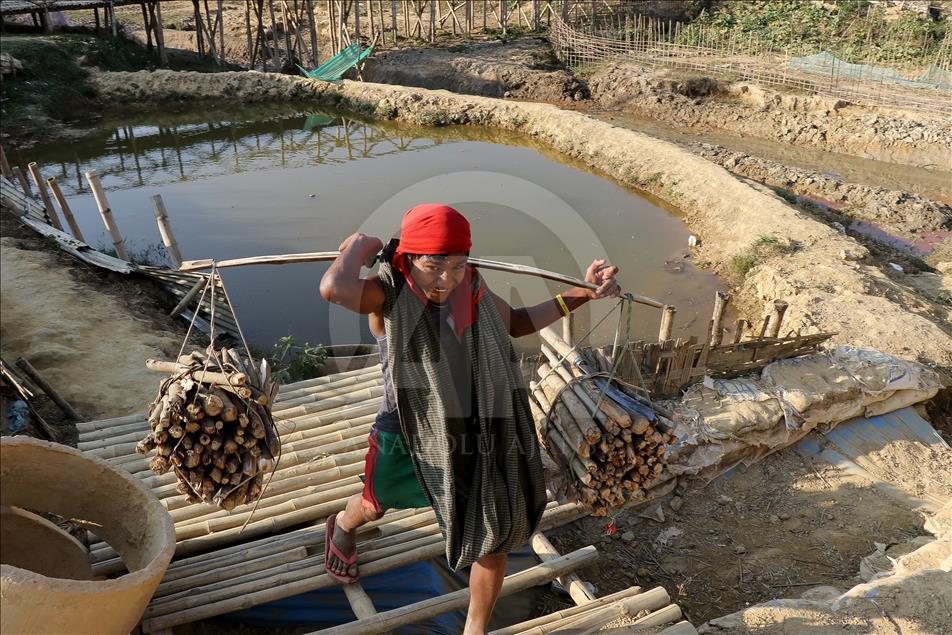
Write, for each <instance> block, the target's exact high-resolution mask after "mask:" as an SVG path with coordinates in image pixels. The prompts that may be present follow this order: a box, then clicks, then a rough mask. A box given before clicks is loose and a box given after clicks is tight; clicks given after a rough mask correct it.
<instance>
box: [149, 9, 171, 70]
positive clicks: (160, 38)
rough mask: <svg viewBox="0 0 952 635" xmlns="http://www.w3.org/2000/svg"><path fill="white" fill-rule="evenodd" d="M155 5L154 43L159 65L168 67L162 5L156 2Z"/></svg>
mask: <svg viewBox="0 0 952 635" xmlns="http://www.w3.org/2000/svg"><path fill="white" fill-rule="evenodd" d="M153 4H154V5H155V42H156V45H157V46H158V48H159V64H161V65H162V66H168V65H169V53H168V50H167V49H166V48H165V30H164V29H165V27H164V26H163V24H162V3H161V2H159V1H158V0H156V2H154V3H153Z"/></svg>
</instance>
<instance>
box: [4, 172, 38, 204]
mask: <svg viewBox="0 0 952 635" xmlns="http://www.w3.org/2000/svg"><path fill="white" fill-rule="evenodd" d="M10 170H11V171H12V172H13V174H14V176H16V177H17V181H19V182H20V189H21V190H23V193H24V194H26V195H27V196H29V197H30V198H36V197H35V196H33V190H32V189H31V188H30V182H29V181H27V180H26V175H24V174H23V170H21V169H20V166H19V165H15V166H13V167H12V168H10Z"/></svg>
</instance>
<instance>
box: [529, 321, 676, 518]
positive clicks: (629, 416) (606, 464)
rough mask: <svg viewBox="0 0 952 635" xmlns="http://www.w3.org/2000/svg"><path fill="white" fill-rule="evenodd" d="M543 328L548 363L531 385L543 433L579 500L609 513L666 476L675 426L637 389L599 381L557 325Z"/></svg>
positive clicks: (535, 413)
mask: <svg viewBox="0 0 952 635" xmlns="http://www.w3.org/2000/svg"><path fill="white" fill-rule="evenodd" d="M540 334H541V335H542V339H543V343H542V353H543V354H544V356H545V357H546V359H547V360H548V363H542V364H540V365H539V367H538V369H537V372H538V375H539V381H537V382H532V383H530V393H531V395H532V399H530V405H531V406H532V412H533V417H534V418H535V424H536V431H537V432H538V434H539V439H540V441H541V442H542V443H543V445H545V447H546V449H547V450H548V451H549V454H550V455H551V456H552V458H553V459H555V460H556V461H557V462H558V463H559V464H561V465H563V466H564V467H565V468H566V469H567V470H568V471H569V473H570V474H571V475H572V477H573V480H574V484H575V488H576V490H577V493H578V497H579V500H580V501H581V502H582V503H584V504H586V505H591V506H592V510H593V511H592V515H593V516H605V515H607V514H608V510H609V509H610V508H612V507H618V506H620V505H622V504H624V503H625V502H626V501H627V500H629V499H630V498H631V497H633V496H636V495H637V494H638V493H639V491H640V490H644V489H646V488H648V487H650V486H651V485H652V484H653V482H654V481H656V480H657V479H658V477H659V476H660V475H661V473H662V471H663V470H664V464H665V448H666V447H667V446H668V445H669V444H670V443H672V442H673V441H674V439H675V437H674V435H672V434H671V430H672V425H671V423H670V421H667V420H665V418H664V417H663V416H661V415H659V414H657V413H656V412H654V411H653V410H652V409H650V407H648V406H647V405H645V404H642V403H641V402H640V401H639V397H637V396H636V395H633V394H631V393H628V392H625V393H622V392H621V391H620V389H619V390H617V391H604V390H603V389H602V388H600V387H599V386H597V385H596V382H595V379H594V377H593V373H592V372H591V369H590V364H589V363H588V362H587V361H586V360H585V359H584V357H583V356H582V355H581V354H580V353H579V352H577V351H575V350H573V349H572V347H571V346H569V345H568V344H567V343H566V342H565V341H564V340H563V339H562V338H561V337H559V336H558V335H557V334H556V333H555V332H554V331H553V330H552V329H548V328H547V329H543V330H542V331H540ZM619 395H623V398H619ZM633 402H635V403H639V404H641V406H640V407H638V408H632V403H633Z"/></svg>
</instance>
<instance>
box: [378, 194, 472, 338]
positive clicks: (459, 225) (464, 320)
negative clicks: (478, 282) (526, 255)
mask: <svg viewBox="0 0 952 635" xmlns="http://www.w3.org/2000/svg"><path fill="white" fill-rule="evenodd" d="M472 245H473V241H472V238H471V237H470V233H469V221H467V220H466V218H465V217H464V216H463V215H462V214H460V213H459V212H457V211H456V210H455V209H453V208H452V207H449V206H448V205H438V204H433V203H427V204H424V205H417V206H416V207H414V208H413V209H411V210H410V211H409V212H407V213H406V214H405V215H404V216H403V222H402V223H400V244H399V246H398V247H397V249H396V251H395V252H394V255H393V266H394V267H395V268H396V269H397V270H398V271H400V273H402V274H403V276H404V278H406V280H407V284H408V285H409V286H410V289H411V290H412V291H413V293H414V295H416V296H417V297H418V298H419V299H420V301H421V302H423V303H424V304H427V303H428V302H429V299H428V298H427V297H426V295H425V294H424V293H423V290H422V289H420V288H419V286H417V284H416V283H415V282H414V281H413V276H412V275H410V264H409V263H408V262H407V259H406V258H405V257H404V256H406V255H407V254H430V255H436V254H455V253H467V252H468V251H469V249H470V247H472ZM475 277H476V270H475V269H474V268H473V267H472V265H466V272H465V274H464V275H463V281H462V282H460V283H459V285H458V286H457V287H456V288H455V289H453V291H452V293H450V314H451V315H452V317H453V322H454V327H455V330H456V336H457V337H462V335H463V331H465V330H466V328H467V327H468V326H470V325H471V324H472V323H473V322H474V321H475V319H476V304H477V303H478V302H479V300H480V299H481V298H482V297H483V289H482V288H481V287H480V288H478V289H476V290H475V291H474V290H473V280H474V279H475Z"/></svg>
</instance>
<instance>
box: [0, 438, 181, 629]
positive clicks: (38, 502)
mask: <svg viewBox="0 0 952 635" xmlns="http://www.w3.org/2000/svg"><path fill="white" fill-rule="evenodd" d="M0 505H6V506H9V507H11V508H20V509H27V510H32V511H33V512H50V513H53V514H56V515H58V516H62V517H63V518H69V519H78V520H83V521H86V522H87V523H89V525H88V526H89V527H91V528H95V532H96V535H97V536H99V537H100V538H102V539H103V540H105V541H106V542H108V543H109V544H110V545H111V546H112V547H114V548H115V549H116V551H117V552H118V553H119V555H120V556H121V557H122V561H123V563H124V564H125V565H126V568H127V569H128V571H129V572H128V573H126V574H125V575H123V576H121V577H118V578H115V579H109V580H75V579H65V578H58V577H56V578H54V577H49V576H46V575H43V574H41V573H36V572H34V571H30V570H27V569H23V568H19V567H17V566H14V565H12V564H7V563H6V561H4V562H3V563H2V564H0V597H2V600H3V610H2V611H0V631H2V632H3V633H4V635H7V634H14V633H97V634H98V633H103V634H106V633H115V634H116V635H119V634H122V635H127V634H128V633H129V632H130V631H131V630H132V629H133V628H134V627H135V625H136V624H137V623H138V622H139V619H140V618H141V616H142V613H143V611H144V610H145V607H146V604H148V602H149V600H150V599H151V597H152V594H153V593H154V592H155V588H156V587H157V586H158V584H159V581H160V580H161V579H162V576H163V575H165V569H166V567H168V564H169V561H170V560H171V559H172V554H173V552H174V551H175V528H174V525H173V524H172V519H171V517H170V516H169V514H168V512H167V511H166V510H165V508H164V507H162V505H161V504H160V503H159V501H158V499H157V498H156V497H155V496H154V495H153V494H152V493H151V492H150V491H149V490H147V489H146V488H145V487H144V486H143V485H142V484H140V483H139V482H138V481H137V480H136V479H135V478H133V477H132V476H131V475H130V474H127V473H125V472H121V471H119V470H117V469H115V468H113V467H111V466H110V465H109V464H108V463H106V462H105V461H103V460H101V459H96V458H91V457H87V456H84V455H83V454H82V453H81V452H79V451H78V450H74V449H73V448H69V447H66V446H63V445H58V444H55V443H48V442H45V441H38V440H36V439H31V438H27V437H12V438H11V437H8V438H4V439H2V440H0ZM7 550H8V545H4V549H3V551H4V552H6V551H7ZM14 561H17V562H20V563H23V562H25V560H24V559H23V558H20V559H18V560H14Z"/></svg>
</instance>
